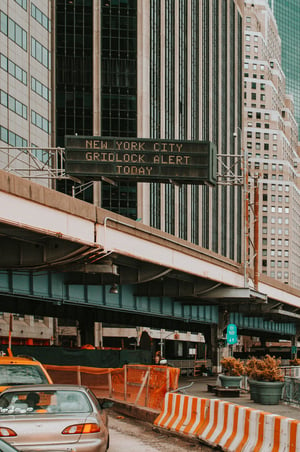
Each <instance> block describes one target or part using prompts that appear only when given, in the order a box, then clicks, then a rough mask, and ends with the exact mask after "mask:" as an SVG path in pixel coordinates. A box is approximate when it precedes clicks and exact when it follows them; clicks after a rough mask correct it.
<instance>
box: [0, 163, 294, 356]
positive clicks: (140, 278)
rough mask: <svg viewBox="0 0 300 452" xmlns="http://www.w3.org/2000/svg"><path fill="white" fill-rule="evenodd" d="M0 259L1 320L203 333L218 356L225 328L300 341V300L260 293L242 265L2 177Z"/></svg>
mask: <svg viewBox="0 0 300 452" xmlns="http://www.w3.org/2000/svg"><path fill="white" fill-rule="evenodd" d="M0 250H1V253H0V310H1V311H7V312H15V313H24V314H35V315H41V316H51V317H60V318H73V319H77V320H82V319H84V321H85V323H86V325H87V326H88V325H90V326H91V325H92V324H93V322H95V321H99V322H106V323H114V324H116V323H117V324H121V325H139V326H149V327H155V328H165V329H172V330H174V329H176V330H181V331H191V332H202V333H203V334H204V335H205V337H206V341H207V343H208V345H209V347H210V345H211V347H212V349H211V350H212V353H214V350H215V349H216V348H217V339H218V338H221V337H222V336H223V331H224V328H226V325H227V323H235V324H236V325H237V328H238V334H239V335H252V336H259V337H261V338H264V339H265V340H271V338H272V340H278V339H280V338H284V339H292V340H293V341H294V343H295V341H296V340H297V337H298V335H299V334H300V332H299V326H300V311H299V310H300V291H296V290H295V289H292V288H290V287H288V286H286V285H284V284H281V283H278V282H276V281H275V280H272V279H270V278H266V277H263V276H260V278H259V281H258V286H257V288H255V289H254V288H253V287H252V281H251V279H249V285H248V284H247V285H245V279H244V271H243V266H242V265H241V264H239V263H236V262H234V261H231V260H229V259H227V258H225V257H222V256H220V255H218V254H215V253H213V252H210V251H208V250H206V249H204V248H201V247H200V246H197V245H194V244H192V243H190V242H187V241H185V240H181V239H179V238H177V237H174V236H172V235H170V234H167V233H164V232H162V231H160V230H156V229H154V228H151V227H149V226H146V225H144V224H142V223H140V222H136V221H133V220H131V219H128V218H125V217H122V216H120V215H117V214H114V213H112V212H110V211H107V210H104V209H100V208H98V207H96V206H93V205H91V204H88V203H86V202H83V201H81V200H78V199H74V198H72V197H70V196H67V195H64V194H62V193H59V192H57V191H55V190H51V189H48V188H45V187H43V186H41V185H38V184H35V183H33V182H30V181H27V180H25V179H22V178H20V177H18V176H15V175H12V174H10V173H7V172H4V171H0ZM111 287H113V290H111ZM111 292H115V293H111ZM116 292H117V293H116Z"/></svg>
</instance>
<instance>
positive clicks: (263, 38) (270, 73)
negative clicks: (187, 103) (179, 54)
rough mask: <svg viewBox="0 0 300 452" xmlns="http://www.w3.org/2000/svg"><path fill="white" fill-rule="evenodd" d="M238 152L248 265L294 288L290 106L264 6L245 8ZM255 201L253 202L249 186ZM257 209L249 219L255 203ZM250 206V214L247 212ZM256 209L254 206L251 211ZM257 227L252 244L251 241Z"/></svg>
mask: <svg viewBox="0 0 300 452" xmlns="http://www.w3.org/2000/svg"><path fill="white" fill-rule="evenodd" d="M244 20H245V27H244V28H245V60H244V125H245V127H244V146H245V151H246V152H247V154H248V161H249V185H250V206H251V208H250V209H249V212H250V215H249V229H250V238H251V242H252V243H257V245H258V248H257V247H256V249H254V248H253V247H251V246H250V247H249V259H250V262H252V261H253V259H254V258H255V254H258V271H259V273H260V274H263V275H267V276H270V277H272V278H275V279H277V280H278V281H281V282H282V283H284V284H289V285H291V286H293V287H297V288H299V287H300V278H299V264H300V248H299V239H300V237H299V233H300V229H299V203H300V198H299V195H300V192H299V168H298V164H299V154H298V151H299V149H298V129H297V123H296V120H295V116H294V114H293V111H294V108H293V102H292V98H291V96H290V95H288V94H287V89H286V78H285V74H284V72H283V69H282V64H281V41H280V37H279V34H278V28H277V23H276V20H275V17H274V15H273V13H272V10H271V9H270V7H269V6H268V2H267V1H265V0H256V1H246V2H245V17H244ZM255 181H256V183H257V186H258V191H259V195H258V200H255V199H254V183H255ZM257 202H258V209H256V213H255V215H254V210H255V203H257ZM253 206H254V208H253ZM256 207H257V206H256ZM255 222H258V225H259V227H258V230H259V233H258V241H257V242H256V240H257V237H256V238H255V237H254V236H253V231H254V230H255V227H254V225H255Z"/></svg>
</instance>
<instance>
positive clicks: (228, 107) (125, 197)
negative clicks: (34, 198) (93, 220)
mask: <svg viewBox="0 0 300 452" xmlns="http://www.w3.org/2000/svg"><path fill="white" fill-rule="evenodd" d="M37 3H38V4H37ZM40 3H41V2H34V1H33V0H15V1H10V2H5V4H4V5H3V6H2V5H1V33H0V38H1V69H0V72H1V82H2V83H1V90H2V91H1V124H0V125H1V140H2V143H6V144H9V145H11V146H14V147H15V146H21V145H22V146H23V147H26V146H27V147H28V146H32V147H37V151H36V153H37V155H38V157H40V158H43V154H42V152H43V151H42V148H47V147H51V146H60V147H63V146H64V136H65V135H74V134H77V135H98V136H100V135H101V136H111V137H113V136H120V137H141V138H152V139H169V140H175V139H179V140H207V141H211V142H213V143H214V144H215V145H216V147H217V152H218V159H219V160H218V162H219V163H218V164H219V170H221V168H224V167H227V168H233V173H234V176H236V177H238V176H241V159H240V161H239V164H238V165H236V164H235V162H236V156H237V155H241V152H242V151H241V145H240V142H239V140H235V139H234V134H236V132H237V131H238V130H241V128H242V122H241V118H242V34H243V32H242V12H243V2H242V1H241V0H229V1H227V2H220V1H218V0H190V1H187V0H178V1H176V2H175V1H174V0H96V1H92V0H68V1H66V0H56V2H51V1H50V0H49V1H48V0H47V1H45V2H42V3H43V5H42V6H40ZM39 149H40V150H39ZM24 156H26V152H24V154H23V158H25V157H24ZM1 167H5V162H4V163H3V164H2V165H1ZM219 182H220V184H219V185H217V186H216V187H209V186H206V185H199V186H198V185H187V184H183V185H181V186H178V185H175V184H171V183H170V184H165V183H164V184H161V183H138V184H137V183H136V182H135V181H128V182H122V183H117V184H115V185H111V184H108V183H106V182H101V183H96V184H94V186H93V188H90V189H88V190H84V191H82V193H84V199H86V200H88V201H90V202H94V203H96V204H97V205H100V206H102V207H104V208H106V209H109V210H112V211H114V212H118V213H120V214H122V215H126V216H129V217H131V218H134V219H141V221H143V222H144V223H145V224H149V225H150V226H153V227H155V228H158V229H162V230H163V231H166V232H167V233H170V234H173V235H175V236H178V237H181V238H182V239H185V240H188V241H191V242H193V243H196V244H198V245H200V246H202V247H203V248H207V249H209V250H211V251H214V252H216V253H220V254H222V255H223V256H226V257H228V258H230V259H234V260H236V261H241V258H242V223H243V221H242V186H241V184H235V183H226V181H225V179H224V178H222V177H220V178H219ZM73 184H74V182H72V183H70V182H66V181H64V180H60V181H57V184H56V186H57V188H58V189H60V190H63V191H66V192H67V193H69V194H71V192H72V185H73Z"/></svg>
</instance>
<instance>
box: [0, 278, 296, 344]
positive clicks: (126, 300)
mask: <svg viewBox="0 0 300 452" xmlns="http://www.w3.org/2000/svg"><path fill="white" fill-rule="evenodd" d="M67 280H68V279H67V274H65V273H60V272H56V273H55V272H48V271H44V272H29V271H10V270H8V271H0V310H2V311H8V312H11V308H12V306H13V304H12V300H13V299H17V300H18V306H21V305H22V301H23V305H24V309H28V306H29V304H30V303H32V306H33V308H32V309H36V308H35V307H34V306H38V310H39V315H46V316H47V315H50V316H59V313H60V312H61V314H62V316H66V315H70V313H71V314H74V315H80V316H81V315H85V316H92V318H93V316H94V320H96V319H97V315H98V314H97V313H101V316H102V314H103V312H105V318H106V319H110V320H113V321H114V322H117V321H119V322H120V319H121V320H124V322H126V323H128V321H130V319H132V320H133V321H134V320H138V321H139V322H140V325H142V323H141V321H143V323H144V324H145V325H146V324H148V325H150V324H153V321H154V320H155V322H156V324H158V319H160V322H167V323H168V325H169V324H172V322H173V325H174V326H175V325H177V327H180V326H181V327H183V326H185V329H186V330H189V331H196V330H198V331H199V330H200V328H199V325H200V324H201V325H202V326H204V325H217V324H218V323H219V307H218V306H217V305H216V304H206V305H203V304H200V305H196V304H193V305H190V304H186V302H185V303H182V302H180V301H178V300H174V299H173V298H171V297H166V296H156V297H154V296H141V295H136V293H135V289H136V286H135V285H120V286H119V287H118V293H117V294H114V293H110V286H107V285H88V284H68V283H66V281H67ZM26 300H27V301H26ZM26 303H27V305H26ZM25 306H26V307H25ZM72 311H73V312H72ZM28 313H31V312H28ZM83 313H84V314H83ZM99 315H100V314H99ZM153 319H154V320H153ZM230 322H231V323H235V324H236V325H237V327H238V329H239V330H244V331H245V330H246V331H252V334H255V333H254V332H255V331H256V332H258V333H259V332H268V333H273V334H277V335H289V336H292V335H294V334H296V325H295V323H293V322H280V321H277V322H275V321H272V320H266V319H264V318H263V317H262V316H261V317H254V316H251V317H250V316H246V315H245V314H241V313H238V312H232V313H230ZM161 327H164V325H162V326H161Z"/></svg>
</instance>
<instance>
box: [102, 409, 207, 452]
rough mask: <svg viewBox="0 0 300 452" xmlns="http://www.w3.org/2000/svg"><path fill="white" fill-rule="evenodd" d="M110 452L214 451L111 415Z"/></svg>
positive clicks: (114, 414)
mask: <svg viewBox="0 0 300 452" xmlns="http://www.w3.org/2000/svg"><path fill="white" fill-rule="evenodd" d="M109 431H110V448H109V452H159V451H163V452H184V451H189V450H190V451H201V452H208V451H209V452H211V451H212V449H211V448H209V447H207V446H203V445H200V444H197V443H196V442H195V441H192V442H190V441H188V440H183V439H181V438H178V437H176V436H174V435H171V434H170V435H168V434H166V433H161V432H160V431H157V430H154V429H153V425H152V424H148V423H146V422H141V421H139V420H137V419H132V418H128V417H125V416H120V415H118V414H117V413H115V412H113V411H111V412H110V413H109Z"/></svg>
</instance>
